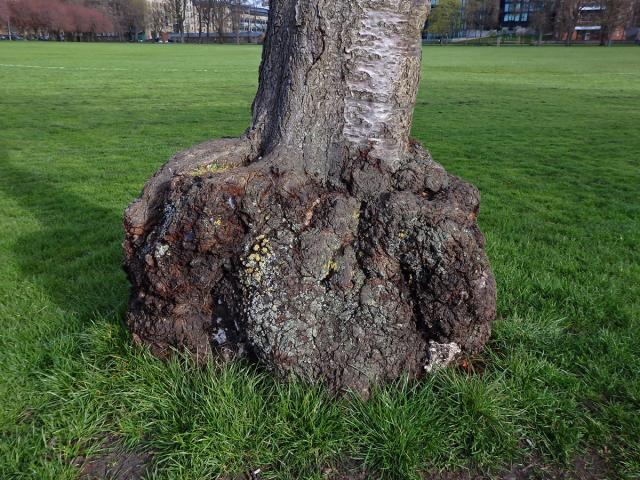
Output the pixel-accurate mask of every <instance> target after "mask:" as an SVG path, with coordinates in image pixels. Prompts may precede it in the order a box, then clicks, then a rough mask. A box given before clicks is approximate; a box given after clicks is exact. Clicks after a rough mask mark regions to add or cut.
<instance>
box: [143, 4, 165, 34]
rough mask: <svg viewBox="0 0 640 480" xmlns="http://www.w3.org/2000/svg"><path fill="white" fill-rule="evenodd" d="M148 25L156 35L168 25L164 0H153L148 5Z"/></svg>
mask: <svg viewBox="0 0 640 480" xmlns="http://www.w3.org/2000/svg"><path fill="white" fill-rule="evenodd" d="M148 16H149V25H150V26H151V30H152V33H154V34H155V35H156V36H158V35H160V33H162V32H164V31H165V30H166V29H167V28H168V26H169V13H168V5H167V3H166V2H165V1H154V2H153V3H151V5H150V7H149V13H148Z"/></svg>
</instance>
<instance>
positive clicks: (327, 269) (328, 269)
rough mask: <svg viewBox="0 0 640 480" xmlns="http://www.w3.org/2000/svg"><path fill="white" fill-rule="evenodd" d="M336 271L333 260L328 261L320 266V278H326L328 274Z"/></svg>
mask: <svg viewBox="0 0 640 480" xmlns="http://www.w3.org/2000/svg"><path fill="white" fill-rule="evenodd" d="M336 270H338V264H337V263H336V262H335V261H334V260H329V261H328V262H327V263H325V264H324V265H323V266H322V276H323V277H327V276H328V275H329V274H330V273H333V272H335V271H336Z"/></svg>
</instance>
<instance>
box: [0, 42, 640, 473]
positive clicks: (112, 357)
mask: <svg viewBox="0 0 640 480" xmlns="http://www.w3.org/2000/svg"><path fill="white" fill-rule="evenodd" d="M259 57H260V50H259V48H258V47H251V46H246V47H232V46H223V47H220V46H207V47H198V46H175V45H169V46H158V45H90V44H66V45H65V44H42V43H28V44H27V43H17V42H14V43H13V44H8V43H7V42H3V43H2V44H0V64H2V65H0V106H1V109H0V232H1V234H0V322H1V328H2V331H1V333H0V405H1V407H0V478H3V479H5V478H7V479H9V478H11V479H13V478H25V479H26V478H28V479H31V478H39V479H40V478H42V479H45V478H51V479H64V478H75V476H76V475H77V470H75V469H74V468H73V467H71V466H70V464H71V462H72V460H73V458H74V457H76V456H77V455H80V454H83V455H86V454H91V452H94V451H96V449H97V448H99V446H100V444H101V442H102V440H103V439H104V437H105V436H106V435H107V434H116V435H118V436H119V437H120V438H122V439H123V441H124V442H125V443H126V446H127V447H128V448H132V449H134V448H138V449H139V448H144V449H149V450H152V451H153V452H155V459H156V462H157V463H156V468H155V473H154V475H155V476H157V477H158V478H166V479H173V478H185V479H191V478H193V479H196V478H197V479H204V478H207V479H210V478H216V477H218V476H222V475H226V474H236V473H239V472H242V471H244V470H245V469H247V468H250V467H252V468H262V470H263V472H264V478H268V479H294V478H311V479H313V478H316V479H319V478H323V473H322V472H323V470H326V469H327V468H329V467H332V466H336V465H339V464H341V463H343V462H345V461H347V460H348V462H347V463H349V464H353V463H356V464H357V463H361V462H364V463H365V464H366V467H367V468H368V469H369V470H370V471H371V472H374V473H372V478H379V477H383V478H397V479H417V478H420V475H422V474H423V473H424V472H425V471H432V470H434V469H450V470H455V469H458V468H479V469H482V470H484V471H493V472H498V471H500V468H501V467H502V466H504V465H506V464H508V463H509V462H511V461H518V460H521V459H523V458H525V457H527V456H529V455H536V456H540V458H541V461H542V462H543V463H545V464H547V465H556V466H558V467H560V468H566V469H568V470H571V469H572V465H573V462H574V460H575V459H576V457H580V456H583V455H584V454H585V452H586V451H593V452H597V454H598V455H599V456H601V457H602V458H604V459H605V460H606V461H607V462H608V465H609V468H610V472H609V473H608V474H607V475H608V478H629V479H631V478H638V477H639V476H640V414H639V412H640V337H639V334H638V331H639V328H640V322H639V317H640V315H639V313H640V266H639V265H640V262H639V260H640V249H639V247H638V245H640V208H639V206H640V200H639V198H638V193H639V192H640V164H639V160H638V155H639V152H640V133H639V132H640V51H639V50H638V49H637V48H632V47H630V48H617V49H597V48H590V49H565V48H527V49H491V48H484V49H480V48H473V47H460V48H448V47H446V48H426V49H425V64H424V81H423V88H422V89H421V91H420V95H419V100H418V105H417V108H416V115H415V122H414V135H415V136H416V137H417V138H418V139H419V140H421V141H423V142H424V143H425V144H426V145H428V146H429V148H430V149H431V151H432V153H433V155H434V157H435V158H436V159H437V160H438V161H440V162H441V163H443V164H444V165H445V166H446V167H447V168H448V169H449V170H450V171H451V172H453V173H455V174H458V175H461V176H463V177H464V178H466V179H468V180H470V181H472V182H474V183H475V184H476V185H477V186H478V187H479V188H480V190H481V191H482V194H483V206H482V214H481V218H480V221H481V225H482V228H483V230H484V232H485V234H486V236H487V241H488V250H489V255H490V257H491V260H492V263H493V267H494V269H495V273H496V276H497V280H498V287H499V308H498V313H499V320H498V321H497V322H496V324H495V329H494V335H493V338H492V341H491V343H490V345H489V348H488V349H487V351H486V353H485V354H484V355H483V357H482V358H481V359H476V361H475V365H476V366H481V363H483V364H485V365H486V367H485V368H484V371H483V372H482V373H477V374H473V375H469V374H465V373H461V372H455V371H445V372H440V373H439V374H437V375H435V376H433V377H431V378H429V379H427V380H426V381H424V382H421V383H418V384H412V383H407V382H402V381H400V382H398V383H397V384H396V385H392V386H389V387H387V388H383V389H381V390H380V391H378V392H376V393H375V395H374V396H373V398H372V399H371V400H370V401H369V402H361V401H359V400H357V399H351V398H344V399H342V400H339V401H331V400H329V399H328V397H327V396H326V394H325V393H323V392H322V390H321V389H317V388H311V387H307V386H305V385H300V384H289V385H282V384H279V383H277V382H274V381H273V380H272V379H270V378H269V377H268V376H265V375H264V374H261V373H259V372H257V371H256V370H255V369H253V368H251V367H247V366H243V365H235V366H227V367H223V368H219V367H216V366H213V365H211V366H210V367H209V368H206V369H202V368H197V367H195V366H194V365H193V364H192V363H191V362H189V361H188V360H186V359H176V360H174V361H173V362H171V363H169V364H164V363H161V362H159V361H157V360H155V359H153V358H151V357H150V356H149V355H147V354H145V353H144V352H140V351H138V350H136V349H134V348H132V347H131V346H130V341H129V338H128V336H127V333H126V332H125V331H124V329H123V328H122V326H121V319H122V315H123V312H124V309H125V305H126V300H127V293H128V292H127V290H128V286H127V281H126V278H125V276H124V274H123V273H122V271H121V269H120V261H121V247H120V242H121V239H122V231H121V226H120V225H121V216H122V211H123V209H124V207H125V206H126V205H127V204H128V203H129V202H130V201H131V200H132V199H133V198H134V197H135V196H136V195H137V194H138V193H139V191H140V189H141V187H142V185H143V183H144V181H145V180H146V179H147V178H148V177H149V176H150V175H151V174H152V173H153V172H154V171H155V170H156V169H157V168H158V167H159V165H161V164H162V163H163V162H164V161H165V160H166V159H168V157H169V156H170V155H171V154H172V153H174V152H176V151H178V150H180V149H184V148H186V147H188V146H190V145H192V144H194V143H196V142H200V141H202V140H205V139H209V138H213V137H222V136H237V135H239V134H240V133H242V131H243V130H244V129H245V127H246V126H247V125H248V122H249V110H250V104H251V101H252V97H253V94H254V92H255V90H256V86H257V67H258V63H259ZM8 65H13V66H8ZM15 65H23V66H15ZM25 65H30V66H38V67H56V68H27V67H25ZM59 67H64V68H59Z"/></svg>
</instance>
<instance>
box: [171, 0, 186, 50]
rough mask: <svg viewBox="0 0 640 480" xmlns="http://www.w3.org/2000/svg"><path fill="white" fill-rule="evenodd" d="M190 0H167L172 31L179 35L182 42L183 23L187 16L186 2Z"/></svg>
mask: <svg viewBox="0 0 640 480" xmlns="http://www.w3.org/2000/svg"><path fill="white" fill-rule="evenodd" d="M189 1H190V0H167V2H168V3H167V5H168V12H169V15H170V17H171V18H172V19H173V25H174V31H175V32H176V33H178V34H179V35H180V41H181V42H183V43H184V24H185V22H186V16H187V2H189Z"/></svg>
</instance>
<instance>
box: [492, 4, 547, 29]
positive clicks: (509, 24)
mask: <svg viewBox="0 0 640 480" xmlns="http://www.w3.org/2000/svg"><path fill="white" fill-rule="evenodd" d="M539 9H540V2H538V1H536V0H501V2H500V17H499V19H500V26H501V27H502V28H516V27H525V28H526V27H528V26H529V24H530V22H531V20H532V16H533V14H534V13H535V12H536V11H538V10H539Z"/></svg>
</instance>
